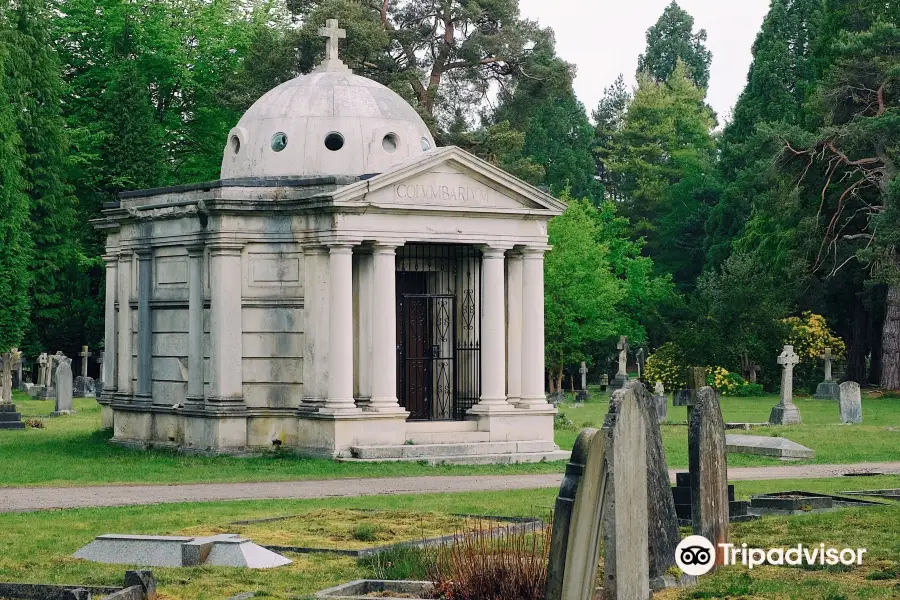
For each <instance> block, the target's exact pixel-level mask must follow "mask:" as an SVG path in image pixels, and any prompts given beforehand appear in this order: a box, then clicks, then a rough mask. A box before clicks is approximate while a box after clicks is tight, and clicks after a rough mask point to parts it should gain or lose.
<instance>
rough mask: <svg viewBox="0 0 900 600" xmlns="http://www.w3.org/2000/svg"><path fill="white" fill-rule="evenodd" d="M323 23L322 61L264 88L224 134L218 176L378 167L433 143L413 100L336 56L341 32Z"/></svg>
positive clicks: (334, 172)
mask: <svg viewBox="0 0 900 600" xmlns="http://www.w3.org/2000/svg"><path fill="white" fill-rule="evenodd" d="M328 25H329V27H328V28H322V30H320V33H322V34H323V35H329V37H330V38H331V39H330V40H329V55H328V57H327V58H326V60H325V61H324V62H323V63H322V64H321V65H319V67H318V68H317V69H316V70H315V71H313V72H312V73H310V74H309V75H301V76H300V77H297V78H295V79H291V80H290V81H287V82H285V83H283V84H281V85H279V86H278V87H276V88H275V89H273V90H271V91H269V92H268V93H266V94H265V95H264V96H263V97H262V98H260V99H259V100H257V101H256V103H254V104H253V106H251V107H250V109H249V110H248V111H247V112H246V113H245V114H244V116H243V117H241V120H240V121H239V122H238V124H237V126H236V127H234V128H233V129H232V130H231V131H230V132H229V134H228V141H227V143H226V145H225V152H224V157H223V159H222V179H233V178H239V177H280V176H299V177H306V176H321V175H367V174H373V173H382V172H384V171H386V170H388V169H390V168H391V167H392V166H394V165H397V164H399V163H401V162H404V161H406V160H408V159H410V158H413V157H416V156H419V155H421V154H423V153H424V152H427V151H428V150H430V149H432V148H434V146H435V143H434V138H433V137H432V136H431V132H430V131H429V130H428V126H427V125H425V122H424V121H423V120H422V118H421V117H420V116H419V114H418V113H417V112H416V110H415V109H414V108H413V107H412V106H410V105H409V104H408V103H407V102H406V101H405V100H404V99H403V98H402V97H400V96H399V95H398V94H397V93H395V92H394V91H392V90H390V89H389V88H387V87H385V86H383V85H381V84H380V83H377V82H375V81H372V80H371V79H366V78H365V77H360V76H358V75H354V74H353V73H352V72H351V71H350V69H349V68H347V67H346V65H344V64H343V63H342V62H341V61H340V59H338V58H337V37H342V36H341V34H340V32H343V30H339V29H337V23H336V22H335V21H329V22H328Z"/></svg>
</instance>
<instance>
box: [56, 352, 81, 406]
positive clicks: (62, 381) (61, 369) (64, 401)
mask: <svg viewBox="0 0 900 600" xmlns="http://www.w3.org/2000/svg"><path fill="white" fill-rule="evenodd" d="M55 360H56V361H57V363H58V366H57V367H56V374H55V378H56V410H54V411H53V413H51V415H52V416H54V417H58V416H60V415H70V414H72V413H74V412H75V411H74V410H72V392H73V390H72V359H70V358H66V357H65V356H62V357H60V358H58V359H55Z"/></svg>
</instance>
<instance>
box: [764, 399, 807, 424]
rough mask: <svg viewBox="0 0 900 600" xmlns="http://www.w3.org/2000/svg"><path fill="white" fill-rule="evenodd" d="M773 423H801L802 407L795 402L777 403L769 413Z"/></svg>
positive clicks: (770, 421)
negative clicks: (798, 406)
mask: <svg viewBox="0 0 900 600" xmlns="http://www.w3.org/2000/svg"><path fill="white" fill-rule="evenodd" d="M769 423H771V424H772V425H799V424H800V409H799V408H797V406H796V405H795V404H776V405H775V406H774V407H772V414H771V415H769Z"/></svg>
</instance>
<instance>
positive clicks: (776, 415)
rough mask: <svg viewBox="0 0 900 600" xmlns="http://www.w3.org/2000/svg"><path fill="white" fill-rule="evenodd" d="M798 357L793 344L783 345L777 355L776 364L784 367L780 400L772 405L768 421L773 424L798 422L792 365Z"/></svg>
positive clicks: (796, 362) (798, 360)
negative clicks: (782, 348) (781, 350)
mask: <svg viewBox="0 0 900 600" xmlns="http://www.w3.org/2000/svg"><path fill="white" fill-rule="evenodd" d="M799 362H800V357H799V356H797V354H796V353H795V352H794V347H793V346H790V345H788V346H785V347H784V351H783V352H782V353H781V355H780V356H779V357H778V364H779V365H781V366H782V367H784V370H783V371H782V373H781V401H780V402H779V403H778V404H776V405H775V406H774V407H772V413H771V414H770V415H769V423H771V424H773V425H797V424H799V423H800V409H799V408H797V405H796V404H794V366H795V365H796V364H798V363H799Z"/></svg>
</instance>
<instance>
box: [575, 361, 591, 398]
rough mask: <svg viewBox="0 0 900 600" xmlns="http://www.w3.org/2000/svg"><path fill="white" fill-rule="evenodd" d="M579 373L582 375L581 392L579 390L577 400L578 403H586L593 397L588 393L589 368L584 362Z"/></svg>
mask: <svg viewBox="0 0 900 600" xmlns="http://www.w3.org/2000/svg"><path fill="white" fill-rule="evenodd" d="M578 372H579V373H581V390H579V392H578V395H577V396H576V397H575V400H576V401H578V402H586V401H587V400H589V399H590V397H591V395H590V394H589V393H588V391H587V374H588V368H587V363H586V362H583V361H582V363H581V368H579V369H578Z"/></svg>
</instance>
